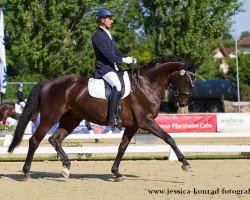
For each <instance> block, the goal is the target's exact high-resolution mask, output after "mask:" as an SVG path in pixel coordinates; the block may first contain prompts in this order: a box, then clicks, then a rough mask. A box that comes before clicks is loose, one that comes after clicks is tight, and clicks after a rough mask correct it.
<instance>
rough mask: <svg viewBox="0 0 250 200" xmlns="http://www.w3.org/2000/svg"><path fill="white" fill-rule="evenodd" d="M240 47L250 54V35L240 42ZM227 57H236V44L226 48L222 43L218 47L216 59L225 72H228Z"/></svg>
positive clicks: (244, 52)
mask: <svg viewBox="0 0 250 200" xmlns="http://www.w3.org/2000/svg"><path fill="white" fill-rule="evenodd" d="M238 48H239V49H241V51H242V52H243V54H250V36H248V37H245V38H243V39H242V40H240V41H239V42H238ZM227 57H230V58H235V57H236V55H235V46H232V47H229V48H225V47H223V46H222V45H221V46H220V47H219V48H217V49H216V51H215V55H214V59H215V60H217V61H218V63H219V65H220V69H221V70H222V71H223V73H224V74H226V73H227V72H228V64H227V63H226V59H225V58H227Z"/></svg>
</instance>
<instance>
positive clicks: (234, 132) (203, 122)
mask: <svg viewBox="0 0 250 200" xmlns="http://www.w3.org/2000/svg"><path fill="white" fill-rule="evenodd" d="M212 115H213V116H212V117H214V116H215V120H214V119H212V120H211V115H210V114H209V115H207V114H197V115H195V114H191V115H190V114H185V115H174V116H173V115H160V118H161V117H166V116H167V117H170V118H174V117H176V116H177V119H176V120H177V122H178V124H177V125H176V123H177V122H176V121H173V122H169V123H168V124H166V125H164V126H162V125H161V124H160V123H161V122H160V123H159V124H160V126H162V127H163V128H164V129H165V128H167V129H168V128H170V129H171V130H172V131H173V132H172V133H170V134H171V136H172V137H173V138H248V137H250V114H248V113H222V114H212ZM197 116H198V120H197ZM187 117H188V118H190V119H192V120H191V121H189V119H187ZM207 117H208V118H209V119H208V118H207ZM182 118H183V119H184V120H183V121H182ZM167 119H168V118H167ZM157 121H158V120H157ZM163 121H164V120H163ZM210 122H211V124H210ZM171 123H172V124H171ZM181 123H183V124H181ZM174 127H176V130H179V129H180V128H185V129H187V128H191V130H190V132H174V131H175V130H174V129H173V128H174ZM204 127H205V129H206V132H197V130H202V129H203V128H204ZM54 128H55V127H54ZM92 128H93V131H90V132H89V131H88V129H87V130H86V127H84V122H82V123H81V124H80V126H79V127H77V128H76V129H75V131H74V132H75V133H72V134H71V135H69V136H68V137H67V138H66V139H65V140H67V139H70V140H74V139H76V140H77V139H78V140H79V139H115V138H121V137H122V134H123V131H124V130H118V129H116V130H115V131H112V130H111V128H110V127H103V126H99V125H94V124H92ZM208 128H210V129H211V130H208ZM214 128H216V130H215V131H214ZM27 129H28V130H27ZM27 129H26V131H25V135H24V137H23V140H28V139H29V138H30V137H31V124H29V126H28V127H27ZM51 131H52V130H51ZM166 131H167V132H169V131H168V130H166ZM100 132H104V133H100ZM49 136H50V133H48V134H47V135H46V137H45V139H48V138H49ZM12 138H13V136H12V134H5V135H4V136H1V137H0V140H3V146H2V147H0V154H6V153H7V149H8V146H9V144H10V142H11V141H12ZM118 146H119V144H117V145H110V146H106V145H105V146H100V145H96V146H88V145H87V144H86V145H85V146H81V147H63V148H64V150H65V152H66V153H67V154H87V153H98V154H99V153H100V154H102V153H117V151H118ZM178 147H179V148H180V150H181V151H182V152H183V153H184V154H185V153H188V152H250V145H226V144H225V145H221V144H220V145H207V144H204V145H196V144H187V145H178ZM27 151H28V147H18V148H16V149H15V150H14V152H13V153H14V154H27ZM140 152H146V153H147V152H156V153H157V152H167V153H169V160H177V158H176V156H175V154H174V152H173V151H172V150H171V148H170V147H169V145H167V144H166V145H157V144H154V145H149V144H145V145H137V144H135V145H134V144H130V145H129V147H128V149H127V151H126V153H140ZM36 153H37V154H54V153H56V151H55V150H54V148H53V147H52V146H42V147H39V148H38V149H37V151H36Z"/></svg>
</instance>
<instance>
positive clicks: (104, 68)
mask: <svg viewBox="0 0 250 200" xmlns="http://www.w3.org/2000/svg"><path fill="white" fill-rule="evenodd" d="M92 44H93V47H94V51H95V56H96V62H95V71H94V73H93V77H94V78H101V77H102V76H104V75H105V74H106V73H108V72H111V71H114V72H116V70H115V64H114V63H116V64H117V65H119V63H122V58H123V57H126V55H125V54H122V53H121V52H120V51H119V50H118V49H117V48H116V45H115V41H114V38H113V37H112V40H111V39H110V37H109V36H108V34H107V33H106V32H105V31H104V30H103V29H102V28H100V27H99V28H98V29H97V30H96V32H95V33H94V34H93V36H92Z"/></svg>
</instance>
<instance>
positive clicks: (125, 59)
mask: <svg viewBox="0 0 250 200" xmlns="http://www.w3.org/2000/svg"><path fill="white" fill-rule="evenodd" d="M122 62H123V63H126V64H132V63H134V64H136V63H137V60H136V59H135V58H133V57H125V58H122Z"/></svg>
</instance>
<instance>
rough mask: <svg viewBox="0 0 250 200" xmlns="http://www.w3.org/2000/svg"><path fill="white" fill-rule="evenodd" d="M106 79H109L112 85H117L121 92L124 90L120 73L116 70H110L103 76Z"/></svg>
mask: <svg viewBox="0 0 250 200" xmlns="http://www.w3.org/2000/svg"><path fill="white" fill-rule="evenodd" d="M102 78H103V79H104V80H105V81H107V82H108V83H109V84H110V85H111V87H114V86H116V89H117V90H118V91H119V92H120V91H121V90H122V86H121V82H120V80H119V78H118V75H117V74H116V73H115V72H108V73H107V74H105V75H104V76H103V77H102Z"/></svg>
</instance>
